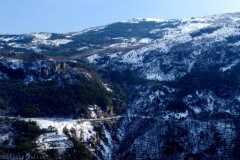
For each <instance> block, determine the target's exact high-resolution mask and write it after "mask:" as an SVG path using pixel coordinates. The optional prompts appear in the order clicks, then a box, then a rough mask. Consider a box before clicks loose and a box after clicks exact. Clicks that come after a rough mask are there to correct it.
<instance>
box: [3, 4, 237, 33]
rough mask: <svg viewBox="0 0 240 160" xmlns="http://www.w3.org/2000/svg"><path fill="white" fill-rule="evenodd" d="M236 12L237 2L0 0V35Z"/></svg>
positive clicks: (63, 31) (74, 29)
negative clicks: (142, 19) (146, 19)
mask: <svg viewBox="0 0 240 160" xmlns="http://www.w3.org/2000/svg"><path fill="white" fill-rule="evenodd" d="M228 12H240V0H0V22H1V23H0V33H5V34H6V33H9V34H10V33H11V34H13V33H17V34H19V33H29V32H40V31H45V32H56V33H66V32H71V31H80V30H82V29H85V28H89V27H94V26H98V25H105V24H108V23H112V22H117V21H122V20H127V19H131V18H144V17H152V18H163V19H172V18H190V17H199V16H205V15H212V14H219V13H228Z"/></svg>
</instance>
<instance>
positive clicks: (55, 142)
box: [23, 118, 96, 150]
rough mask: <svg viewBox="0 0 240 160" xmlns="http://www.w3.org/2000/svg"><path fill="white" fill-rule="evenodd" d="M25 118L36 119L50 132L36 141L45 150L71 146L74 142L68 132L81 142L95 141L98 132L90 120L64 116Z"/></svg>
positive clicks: (42, 127) (39, 124)
mask: <svg viewBox="0 0 240 160" xmlns="http://www.w3.org/2000/svg"><path fill="white" fill-rule="evenodd" d="M23 120H25V121H34V122H36V123H37V124H38V126H39V127H40V128H41V129H47V130H48V131H49V132H50V133H46V134H43V135H41V136H40V137H39V138H38V139H37V141H36V142H37V144H38V145H39V146H40V147H41V148H42V149H44V150H45V149H64V148H71V147H72V146H73V144H72V142H71V141H69V140H68V137H67V135H66V134H65V133H66V132H68V133H69V134H70V136H72V137H75V138H77V139H78V140H80V141H81V142H93V141H94V140H95V139H96V132H95V131H94V130H93V128H94V127H93V125H92V122H90V121H82V122H80V121H78V120H73V119H63V118H24V119H23Z"/></svg>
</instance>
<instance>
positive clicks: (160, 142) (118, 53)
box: [0, 13, 240, 159]
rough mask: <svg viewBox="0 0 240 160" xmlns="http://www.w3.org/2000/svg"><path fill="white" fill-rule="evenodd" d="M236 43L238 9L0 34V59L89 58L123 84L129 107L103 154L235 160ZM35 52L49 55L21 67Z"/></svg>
mask: <svg viewBox="0 0 240 160" xmlns="http://www.w3.org/2000/svg"><path fill="white" fill-rule="evenodd" d="M239 47H240V13H229V14H222V15H213V16H207V17H202V18H190V19H181V20H177V19H172V20H162V19H156V18H136V19H132V20H127V21H124V22H118V23H113V24H109V25H106V26H99V27H95V28H90V29H86V30H83V31H81V32H72V33H68V34H56V33H32V34H27V35H0V53H1V54H2V56H3V57H4V58H2V59H0V64H2V66H5V67H7V68H11V69H12V70H16V69H21V68H23V66H24V65H25V66H28V68H29V69H27V70H30V68H31V67H32V66H33V65H34V66H38V67H40V68H41V65H42V64H45V65H46V62H48V63H49V65H53V66H54V65H56V64H55V63H56V62H55V61H53V60H49V59H50V58H53V59H55V58H58V59H64V60H65V61H66V60H67V61H68V62H67V64H68V65H69V66H72V65H71V64H74V63H75V62H74V61H85V62H86V63H87V64H88V65H90V66H91V67H92V70H93V72H95V73H97V74H96V76H100V77H101V78H102V79H104V80H105V81H107V82H110V83H112V84H118V85H119V86H120V87H122V88H123V89H124V90H125V92H126V93H127V97H128V101H127V103H128V104H127V108H126V110H124V111H122V112H121V113H116V114H121V116H122V118H121V119H120V120H118V122H117V123H114V124H111V125H103V127H104V134H105V144H102V143H100V144H99V146H100V147H99V150H96V151H95V152H94V155H95V156H96V157H97V158H99V159H221V158H222V159H237V158H238V157H239V156H240V152H239V149H240V143H239V137H240V136H239V134H240V132H239V129H240V128H239V126H240V121H239V112H240V74H239V73H240V54H239V53H240V48H239ZM31 52H35V53H36V54H37V55H44V56H46V57H45V58H46V59H47V60H46V59H45V60H41V63H37V64H38V65H35V63H36V61H37V62H39V60H34V62H31V64H28V65H26V64H24V61H25V60H24V59H23V58H22V56H23V55H24V54H31ZM19 57H21V58H19ZM43 62H44V63H43ZM25 68H26V67H25ZM71 68H72V67H71ZM74 68H75V69H74V71H77V70H78V69H77V67H74ZM4 71H6V69H5V70H4ZM0 73H1V74H0V77H1V78H3V79H4V78H6V77H8V78H9V76H7V75H6V73H5V72H3V71H2V70H0ZM11 73H12V72H11ZM27 73H28V74H29V75H30V73H31V72H27ZM51 73H52V74H55V72H51ZM52 74H50V75H52ZM85 75H86V74H85ZM10 78H11V77H10ZM34 78H35V77H34ZM40 78H41V77H40ZM43 79H44V77H43ZM23 80H24V81H25V82H26V81H27V80H28V79H26V78H23ZM34 80H37V79H36V78H35V79H33V80H32V81H34ZM106 86H107V85H105V87H106ZM108 90H109V91H112V90H111V88H108ZM113 92H114V91H113ZM106 126H108V127H106ZM103 150H104V151H103Z"/></svg>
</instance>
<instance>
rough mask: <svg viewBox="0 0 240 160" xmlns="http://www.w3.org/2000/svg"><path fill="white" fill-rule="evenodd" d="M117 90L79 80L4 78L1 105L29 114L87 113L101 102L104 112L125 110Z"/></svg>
mask: <svg viewBox="0 0 240 160" xmlns="http://www.w3.org/2000/svg"><path fill="white" fill-rule="evenodd" d="M114 97H116V98H117V95H115V94H114V93H111V92H108V91H107V90H106V89H105V88H104V87H103V86H101V85H99V84H98V83H97V82H95V81H91V80H86V79H83V78H82V79H79V80H78V81H77V82H75V83H73V84H68V83H66V84H63V85H59V83H58V82H57V81H47V82H32V83H29V84H25V83H23V82H22V81H16V80H8V81H4V80H1V81H0V107H1V109H3V110H8V112H9V114H10V115H15V116H17V115H21V116H25V117H35V116H62V117H72V116H79V115H84V114H85V113H86V112H85V111H86V107H87V106H88V105H94V104H96V105H98V106H99V107H101V108H102V109H103V110H104V111H108V112H110V110H111V108H112V107H113V108H114V106H116V108H119V110H120V109H121V106H120V105H121V104H118V102H117V101H118V100H117V99H115V100H113V98H114Z"/></svg>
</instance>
